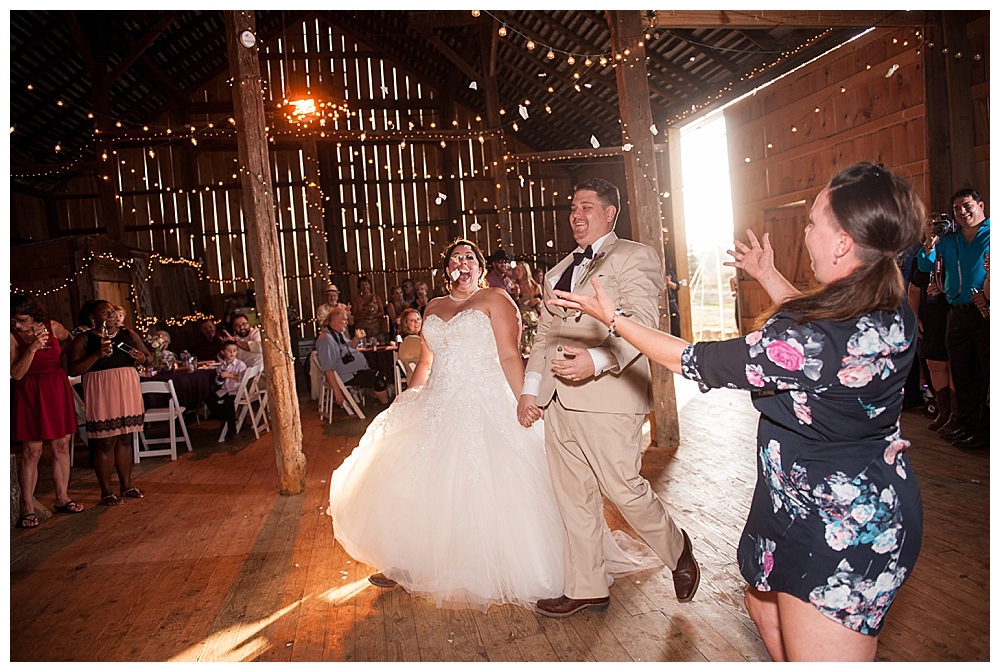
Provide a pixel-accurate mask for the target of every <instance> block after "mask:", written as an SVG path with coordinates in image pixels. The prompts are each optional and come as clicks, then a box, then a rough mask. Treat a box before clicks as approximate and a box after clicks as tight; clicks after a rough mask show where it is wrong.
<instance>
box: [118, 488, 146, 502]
mask: <svg viewBox="0 0 1000 672" xmlns="http://www.w3.org/2000/svg"><path fill="white" fill-rule="evenodd" d="M145 496H146V495H144V494H142V491H141V490H139V488H129V489H128V490H122V497H131V498H132V499H142V498H143V497H145Z"/></svg>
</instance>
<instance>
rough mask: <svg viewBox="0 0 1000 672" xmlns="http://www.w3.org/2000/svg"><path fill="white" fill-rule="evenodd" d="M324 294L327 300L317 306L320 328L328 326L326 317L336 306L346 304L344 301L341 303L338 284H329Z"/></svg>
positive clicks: (317, 320) (317, 321) (317, 322)
mask: <svg viewBox="0 0 1000 672" xmlns="http://www.w3.org/2000/svg"><path fill="white" fill-rule="evenodd" d="M323 294H324V296H325V297H326V302H325V303H322V304H320V305H319V306H317V307H316V324H318V325H320V328H322V327H324V326H326V318H327V316H329V315H330V311H331V310H333V308H334V307H335V306H344V304H343V303H340V290H339V289H337V285H334V284H333V283H331V284H329V285H327V286H326V290H324V292H323ZM344 307H345V308H346V307H347V306H344ZM348 314H350V313H348Z"/></svg>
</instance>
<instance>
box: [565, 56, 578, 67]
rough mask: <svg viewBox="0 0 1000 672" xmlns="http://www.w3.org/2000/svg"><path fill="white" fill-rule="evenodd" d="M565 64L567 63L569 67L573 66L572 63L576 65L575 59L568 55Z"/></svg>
mask: <svg viewBox="0 0 1000 672" xmlns="http://www.w3.org/2000/svg"><path fill="white" fill-rule="evenodd" d="M566 62H567V63H569V64H570V65H573V64H574V63H576V59H575V58H573V56H572V55H570V57H569V58H567V59H566Z"/></svg>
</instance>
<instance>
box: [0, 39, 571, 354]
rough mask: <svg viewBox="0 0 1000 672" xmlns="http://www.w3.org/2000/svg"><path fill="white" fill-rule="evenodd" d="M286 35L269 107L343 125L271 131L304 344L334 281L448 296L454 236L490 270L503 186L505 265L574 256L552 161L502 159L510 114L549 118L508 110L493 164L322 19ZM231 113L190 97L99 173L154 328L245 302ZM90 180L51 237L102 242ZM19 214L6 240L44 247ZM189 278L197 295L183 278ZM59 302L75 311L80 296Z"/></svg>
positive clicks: (66, 199)
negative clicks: (442, 274)
mask: <svg viewBox="0 0 1000 672" xmlns="http://www.w3.org/2000/svg"><path fill="white" fill-rule="evenodd" d="M285 35H286V36H287V38H288V39H287V40H286V39H285V37H281V38H278V39H276V40H275V41H274V42H272V43H268V44H264V45H261V49H260V58H261V70H262V78H263V82H262V83H261V85H262V86H263V87H264V91H265V101H266V103H268V104H270V105H271V106H278V105H280V104H282V102H283V101H285V100H286V99H295V98H300V97H312V98H314V99H316V100H317V102H318V101H328V102H329V103H330V104H331V105H336V106H346V108H347V110H348V112H347V113H344V112H343V108H340V111H339V114H338V116H337V118H333V117H332V115H328V116H327V118H326V120H325V122H326V123H325V125H323V126H318V125H317V124H313V126H312V127H311V128H307V127H304V126H303V125H296V124H292V123H290V122H288V121H286V120H285V119H283V118H279V117H275V119H274V121H273V122H272V124H271V126H270V127H269V132H270V133H271V136H272V147H271V149H272V152H271V170H272V176H271V177H272V180H273V183H274V190H275V203H276V209H277V213H276V215H277V216H276V219H277V226H278V230H279V237H280V239H281V245H282V262H283V264H284V276H285V280H286V283H287V294H288V300H289V304H290V308H292V309H294V310H295V311H296V312H297V313H298V315H299V316H301V317H302V318H303V323H302V324H301V325H300V326H299V327H298V330H299V334H298V335H299V336H311V335H314V334H315V325H314V323H313V322H312V321H311V320H312V318H313V316H314V314H315V308H316V304H317V303H320V302H322V300H323V297H322V290H323V286H324V285H325V284H326V283H327V282H329V281H333V282H336V283H337V284H338V285H340V289H341V300H348V299H350V298H351V296H352V295H353V294H355V293H356V291H357V290H356V287H357V279H358V278H359V277H360V276H362V275H364V276H369V277H371V279H372V280H373V285H374V288H375V291H376V293H377V294H379V295H380V296H381V297H382V298H383V300H384V299H385V298H386V297H387V294H388V293H389V290H390V289H391V288H392V287H393V286H394V285H398V284H400V282H401V281H402V280H403V279H404V278H406V277H412V278H414V279H415V280H418V281H420V280H422V281H424V282H427V283H428V285H430V286H432V287H433V286H434V285H435V284H442V283H441V280H440V279H439V278H436V277H435V276H436V268H437V266H438V262H439V259H440V255H441V253H442V252H443V248H444V247H445V246H446V245H447V243H448V242H449V241H450V240H451V239H453V238H454V237H456V236H463V237H467V238H469V239H471V240H474V241H475V242H476V243H477V244H479V245H480V246H481V247H482V248H483V252H484V253H485V254H487V255H488V254H490V253H491V252H493V251H494V250H495V249H497V247H498V245H499V243H500V233H499V223H500V212H499V206H498V199H497V195H498V191H499V186H498V185H499V184H500V182H501V180H507V181H508V186H509V193H510V199H511V203H510V208H511V214H512V218H513V223H514V224H513V231H514V235H513V241H512V242H513V251H512V256H515V257H518V258H525V259H528V260H529V261H538V262H541V263H542V264H543V265H546V266H548V265H551V264H552V263H554V262H555V261H556V260H557V259H558V258H559V257H560V256H561V254H564V253H565V252H566V251H568V250H570V249H572V247H573V246H574V245H575V243H573V241H572V237H571V236H570V234H569V232H568V230H567V227H565V226H564V224H565V221H564V220H565V212H566V210H567V209H568V203H569V195H570V190H571V186H572V184H571V180H570V176H569V174H568V173H567V172H566V171H564V170H562V169H561V168H560V167H559V166H556V165H554V164H553V163H551V162H548V163H546V162H543V161H513V160H511V161H507V162H505V160H504V156H507V157H513V156H514V155H515V154H523V153H525V152H526V151H527V150H528V149H529V148H527V147H525V146H523V145H522V144H521V143H519V142H518V141H517V138H516V136H517V132H516V131H515V130H514V129H513V124H512V123H511V122H512V121H513V120H514V119H517V120H518V121H520V122H521V123H525V120H523V119H521V118H520V116H519V115H518V114H517V113H518V110H517V107H518V105H519V104H526V107H527V108H528V109H529V110H530V114H533V115H534V114H545V112H544V111H543V110H541V109H537V108H532V107H531V105H530V103H527V102H526V101H509V102H505V104H506V105H507V108H508V109H505V110H504V112H505V114H504V115H502V116H501V118H502V119H504V121H505V126H504V129H503V138H502V142H501V143H499V144H498V146H499V147H502V148H503V149H502V151H503V154H504V156H494V155H491V153H490V151H489V147H490V142H489V141H488V138H487V137H486V136H488V134H489V131H488V129H487V128H486V123H485V120H484V119H483V118H482V117H480V116H478V115H477V114H476V113H475V112H472V111H469V110H465V109H462V108H458V107H457V106H455V105H454V104H447V105H446V104H445V103H444V93H443V92H441V91H436V90H434V89H432V88H430V87H428V86H426V85H425V84H423V83H422V82H420V81H418V80H417V79H415V78H414V77H413V76H412V75H410V74H409V73H407V72H406V70H405V67H401V66H400V64H394V63H390V62H388V61H386V60H384V59H381V58H379V57H378V56H377V54H376V53H375V52H374V51H373V50H372V49H371V48H370V47H368V46H367V45H365V44H363V43H361V42H358V41H357V40H355V39H353V38H352V37H350V36H348V35H345V34H343V33H342V32H340V31H339V29H336V28H334V27H332V26H330V25H328V24H325V23H324V22H322V21H318V20H315V19H310V20H306V21H303V22H300V23H299V24H297V25H289V26H288V29H287V31H286V32H285ZM230 100H231V82H230V81H229V80H228V76H224V77H220V78H219V79H218V80H216V81H213V82H211V83H209V84H207V85H206V86H205V87H204V88H203V90H202V92H201V93H200V94H199V95H198V96H196V100H194V101H192V104H191V113H190V114H189V116H188V117H186V118H183V119H181V118H176V117H168V118H165V119H162V120H158V121H157V125H155V126H153V125H150V126H149V128H148V129H146V130H144V131H143V132H141V133H138V132H133V133H129V134H122V135H119V136H118V138H117V140H116V142H115V143H114V149H113V150H112V151H111V152H109V154H108V156H107V158H106V160H105V162H104V165H105V166H106V169H107V175H108V180H109V181H110V182H111V183H112V184H113V185H114V187H115V191H116V194H117V195H118V198H117V199H115V203H116V204H118V206H119V207H120V211H121V219H122V222H123V224H124V230H125V239H124V241H123V242H124V243H126V244H127V245H128V246H129V247H132V248H135V249H137V250H143V251H147V252H149V253H151V255H152V261H151V262H150V268H149V269H148V272H149V275H150V287H149V290H150V291H149V294H150V297H151V301H152V309H153V313H154V315H155V316H159V317H161V318H164V317H174V318H180V319H184V318H185V317H190V316H192V315H193V314H194V313H195V312H196V311H202V312H204V313H209V314H213V315H215V316H221V314H222V312H223V310H224V299H225V297H226V296H227V295H229V296H231V295H237V294H242V293H244V292H245V291H246V290H247V289H248V288H252V278H251V273H250V265H249V262H248V260H247V258H246V254H247V253H246V250H247V245H246V239H245V235H244V226H243V216H242V213H241V210H240V193H239V171H240V166H239V162H238V159H237V152H236V142H235V137H234V135H233V131H232V123H231V122H230V120H229V117H230V115H231V112H230V111H229V110H231V106H230ZM446 110H447V111H448V114H446V113H445V111H446ZM481 137H482V139H480V138H481ZM99 180H100V178H99V177H97V176H94V175H90V176H81V177H77V178H74V179H72V180H69V181H68V182H67V185H66V187H65V189H64V190H63V192H61V193H60V194H59V195H58V196H57V197H56V199H55V203H56V210H57V213H58V225H57V227H56V228H57V229H58V230H57V231H55V232H54V233H55V234H57V235H58V234H62V235H86V234H94V233H104V232H105V231H106V229H105V222H106V221H107V220H108V217H107V216H106V213H104V211H103V208H102V203H101V199H100V197H99V186H100V182H99ZM442 195H443V196H444V197H445V198H441V196H442ZM28 200H30V199H28ZM21 211H22V212H24V213H25V216H24V217H23V224H15V227H14V228H15V231H14V232H13V234H14V236H15V237H17V236H18V235H20V234H21V233H23V235H24V237H25V238H27V237H32V238H37V237H38V236H39V235H41V233H42V231H44V230H45V225H44V224H39V221H38V219H39V218H40V217H42V209H41V208H31V207H29V206H25V207H23V208H21ZM50 228H51V227H50ZM52 233H53V232H51V231H50V235H51V234H52ZM508 252H511V250H508ZM160 260H162V261H165V262H167V263H162V262H160ZM170 260H188V261H189V262H194V264H193V265H191V264H187V265H185V264H181V265H176V264H170V263H169V261H170ZM158 262H160V263H158ZM174 266H177V267H176V268H175V267H174ZM191 274H197V275H198V279H197V281H193V279H192V278H191V277H184V276H185V275H191ZM180 281H183V282H184V287H185V288H187V289H191V285H192V284H193V285H194V289H195V291H196V292H197V293H198V294H199V298H198V299H197V300H196V302H195V303H196V304H197V305H194V306H191V305H188V304H189V303H190V302H189V301H188V300H187V296H184V297H183V299H182V300H178V297H177V293H176V288H177V286H178V284H179V282H180ZM66 291H73V292H75V293H76V295H77V297H83V293H82V292H81V291H80V290H79V288H73V287H71V288H69V289H67V290H66ZM83 298H92V297H90V296H86V297H83ZM79 300H80V299H77V300H76V302H77V303H78V302H79ZM64 319H68V320H69V321H72V318H71V317H70V316H69V315H66V316H64Z"/></svg>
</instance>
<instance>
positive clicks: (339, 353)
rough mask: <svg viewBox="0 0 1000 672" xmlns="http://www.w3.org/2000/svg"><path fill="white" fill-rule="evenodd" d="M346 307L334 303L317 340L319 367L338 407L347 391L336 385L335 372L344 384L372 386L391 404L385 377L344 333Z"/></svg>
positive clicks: (383, 400) (385, 402)
mask: <svg viewBox="0 0 1000 672" xmlns="http://www.w3.org/2000/svg"><path fill="white" fill-rule="evenodd" d="M347 317H348V313H347V307H346V306H344V305H343V304H341V305H338V306H334V307H333V308H332V309H331V310H330V314H329V315H327V324H326V326H325V327H324V328H323V330H322V331H321V332H320V335H319V338H317V339H316V354H317V355H319V368H320V369H322V370H323V375H324V376H325V377H326V382H327V384H328V385H329V386H330V387H331V388H332V389H333V398H334V401H336V402H337V405H338V406H341V405H343V404H344V401H345V399H344V393H343V392H341V390H340V386H339V385H337V381H336V379H335V378H334V377H333V372H334V371H336V372H337V375H338V376H340V379H341V380H342V381H344V385H355V386H358V387H367V388H371V389H372V390H374V392H375V398H376V399H378V400H379V401H380V402H381V403H382V404H388V403H389V393H388V392H387V391H386V389H387V387H388V385H387V383H386V379H385V376H384V375H383V374H382V373H381V372H378V371H372V370H371V369H369V368H368V360H366V359H365V356H364V354H363V353H361V352H358V351H357V350H355V349H354V346H355V345H356V344H357V342H356V341H352V340H350V339H348V338H347V337H346V336H345V335H344V329H346V328H347Z"/></svg>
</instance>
